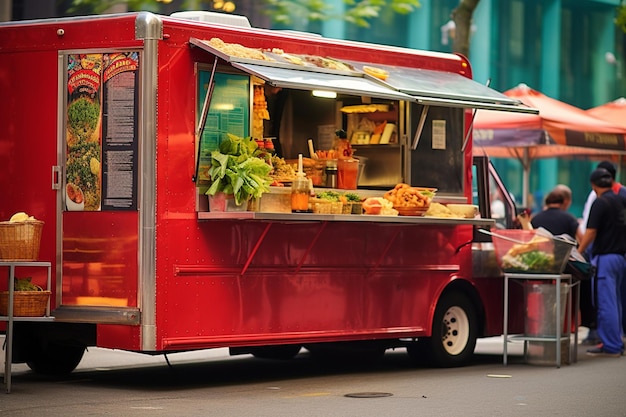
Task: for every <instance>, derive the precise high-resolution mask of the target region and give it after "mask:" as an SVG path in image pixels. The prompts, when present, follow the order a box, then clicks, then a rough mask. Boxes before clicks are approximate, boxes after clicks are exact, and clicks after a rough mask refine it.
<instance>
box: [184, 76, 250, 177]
mask: <svg viewBox="0 0 626 417" xmlns="http://www.w3.org/2000/svg"><path fill="white" fill-rule="evenodd" d="M210 78H211V71H208V70H200V71H199V72H198V91H197V97H198V99H197V106H196V108H197V111H196V114H197V118H198V121H199V120H200V117H201V116H202V107H203V104H204V100H205V97H206V93H207V89H208V88H209V80H210ZM213 82H214V83H215V85H214V88H213V94H212V96H211V102H210V106H209V112H208V114H207V118H206V121H205V124H204V130H203V132H202V137H201V138H200V143H199V145H198V146H200V161H199V169H198V182H199V183H202V182H206V181H208V176H207V170H208V168H209V167H210V166H211V152H212V151H214V150H216V149H218V148H219V145H220V143H221V142H222V140H223V138H224V137H225V135H226V134H227V133H231V134H233V135H236V136H239V137H247V136H249V135H250V94H251V92H250V88H251V87H250V77H249V76H248V75H239V74H225V73H220V72H216V73H215V76H214V78H213Z"/></svg>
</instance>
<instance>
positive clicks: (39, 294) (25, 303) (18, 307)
mask: <svg viewBox="0 0 626 417" xmlns="http://www.w3.org/2000/svg"><path fill="white" fill-rule="evenodd" d="M50 294H51V292H50V291H13V316H15V317H42V316H43V315H45V314H46V308H47V307H48V299H49V298H50ZM8 311H9V292H8V291H2V292H0V316H7V315H8Z"/></svg>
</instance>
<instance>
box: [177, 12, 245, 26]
mask: <svg viewBox="0 0 626 417" xmlns="http://www.w3.org/2000/svg"><path fill="white" fill-rule="evenodd" d="M170 16H172V17H177V18H180V19H188V20H195V21H198V22H207V23H220V24H222V25H230V26H239V27H245V28H249V27H252V26H251V25H250V21H249V20H248V18H247V17H245V16H240V15H236V14H226V13H216V12H207V11H203V10H196V11H190V12H175V13H172V14H171V15H170Z"/></svg>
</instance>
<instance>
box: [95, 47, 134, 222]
mask: <svg viewBox="0 0 626 417" xmlns="http://www.w3.org/2000/svg"><path fill="white" fill-rule="evenodd" d="M138 70H139V54H138V53H137V52H127V53H116V54H107V55H106V56H105V60H104V69H103V74H102V85H103V87H102V103H103V106H102V107H103V113H102V120H103V123H102V139H103V140H102V160H103V170H102V172H103V175H102V188H103V190H104V197H103V209H105V210H136V209H137V172H138V160H137V156H138V142H139V141H138V132H139V130H138V113H139V112H138V103H139V89H138V85H139V71H138Z"/></svg>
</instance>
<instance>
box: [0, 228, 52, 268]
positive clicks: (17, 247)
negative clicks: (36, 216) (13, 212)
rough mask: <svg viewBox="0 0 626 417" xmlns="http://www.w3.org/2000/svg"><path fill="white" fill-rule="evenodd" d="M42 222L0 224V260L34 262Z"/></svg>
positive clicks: (36, 255)
mask: <svg viewBox="0 0 626 417" xmlns="http://www.w3.org/2000/svg"><path fill="white" fill-rule="evenodd" d="M43 225H44V222H42V221H39V220H28V221H25V222H0V260H2V261H36V260H37V259H38V258H39V246H40V243H41V231H42V229H43Z"/></svg>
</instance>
